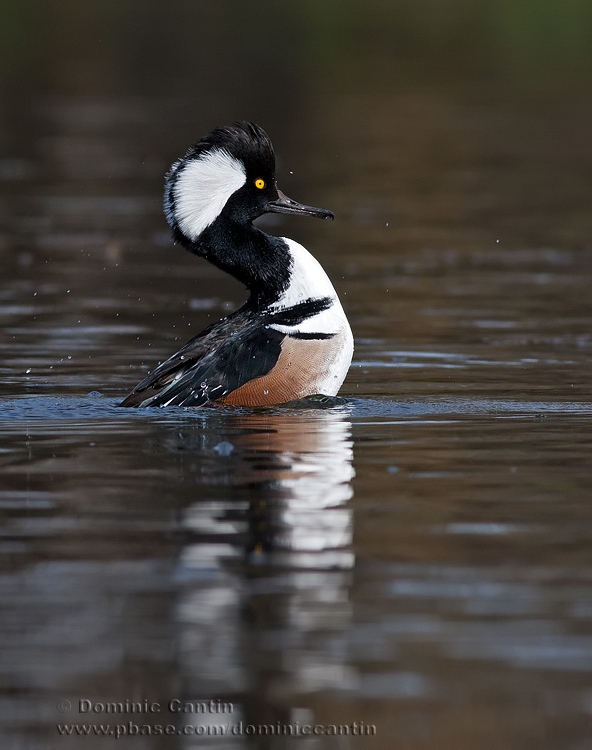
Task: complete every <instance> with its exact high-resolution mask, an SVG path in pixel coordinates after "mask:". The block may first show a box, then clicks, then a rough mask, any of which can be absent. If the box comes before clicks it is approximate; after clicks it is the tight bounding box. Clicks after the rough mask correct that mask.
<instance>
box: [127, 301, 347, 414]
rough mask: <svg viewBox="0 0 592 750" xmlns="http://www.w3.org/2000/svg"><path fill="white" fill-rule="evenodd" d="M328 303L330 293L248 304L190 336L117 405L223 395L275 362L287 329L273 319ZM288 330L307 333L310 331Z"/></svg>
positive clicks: (199, 401)
mask: <svg viewBox="0 0 592 750" xmlns="http://www.w3.org/2000/svg"><path fill="white" fill-rule="evenodd" d="M332 304H333V302H332V299H331V298H330V297H317V298H309V299H306V300H304V301H303V302H299V303H298V304H296V305H293V306H292V307H287V308H281V309H280V310H275V311H269V310H268V311H266V312H265V313H253V312H252V310H250V309H249V307H248V303H247V305H244V306H243V307H241V308H240V309H239V310H237V311H236V312H234V313H232V315H230V316H228V317H227V318H223V319H222V320H219V321H217V322H216V323H214V324H213V325H211V326H209V327H208V328H206V329H205V330H204V331H202V332H201V333H199V334H198V335H197V336H195V338H193V339H191V341H189V342H188V343H187V344H185V346H184V347H183V348H182V349H180V350H179V351H178V352H177V353H176V354H174V355H173V356H172V357H170V358H169V359H167V360H166V362H163V363H162V364H161V365H159V366H158V367H157V368H156V369H155V370H154V371H153V372H151V373H150V375H148V377H147V378H144V380H142V382H141V383H139V384H138V385H137V386H136V387H135V388H134V390H133V391H132V392H131V393H130V394H129V396H128V397H127V398H126V399H124V400H123V401H122V402H121V404H120V406H168V405H174V406H203V405H204V404H207V403H208V402H211V401H216V400H218V399H220V398H223V397H224V396H227V395H228V394H229V393H232V391H235V390H236V389H237V388H240V387H241V386H242V385H245V383H248V382H249V381H250V380H253V379H254V378H260V377H263V376H264V375H267V373H268V372H270V371H271V369H272V368H273V367H274V365H275V364H276V362H277V361H278V359H279V356H280V352H281V343H282V341H283V339H284V337H285V336H286V334H285V333H283V332H281V331H277V330H275V329H274V328H271V327H270V326H271V325H272V324H275V325H282V326H294V325H297V324H298V323H301V322H302V321H303V320H306V319H307V318H309V317H311V316H313V315H316V314H318V313H319V312H322V311H323V310H326V309H328V308H329V307H330V306H331V305H332ZM292 335H296V336H300V337H304V338H306V337H307V335H308V334H292ZM312 335H314V337H315V338H323V337H325V336H326V337H328V336H330V335H332V334H311V336H312Z"/></svg>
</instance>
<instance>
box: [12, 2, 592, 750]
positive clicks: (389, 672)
mask: <svg viewBox="0 0 592 750" xmlns="http://www.w3.org/2000/svg"><path fill="white" fill-rule="evenodd" d="M543 6H544V9H545V13H541V14H540V15H538V14H537V15H536V18H535V17H534V16H531V15H530V11H529V9H528V8H527V7H526V6H524V7H522V5H521V4H520V3H519V4H518V5H517V6H515V7H514V6H512V8H510V7H509V6H508V7H507V8H506V9H505V10H500V8H502V5H500V6H499V8H497V6H496V7H494V6H493V5H492V6H489V5H488V4H487V3H483V4H482V5H481V6H480V10H479V9H470V8H468V6H467V7H465V6H464V5H463V4H461V3H453V2H448V3H444V4H443V6H442V9H444V10H442V9H441V11H442V12H441V13H440V15H438V12H437V9H436V8H435V7H434V8H431V6H430V8H431V9H429V12H427V11H426V12H423V11H422V12H420V10H414V6H411V5H407V4H406V3H395V4H394V5H393V7H392V8H391V7H390V6H387V4H383V3H380V2H378V0H373V2H372V3H370V5H369V6H364V7H362V6H361V5H358V4H357V3H353V2H351V3H350V2H347V3H345V2H344V3H343V6H342V7H341V8H338V7H337V6H334V4H326V5H323V4H321V5H320V7H318V5H317V7H316V8H315V7H313V6H312V5H309V4H308V3H303V4H301V5H300V6H293V7H291V8H288V6H284V5H283V4H278V5H277V6H273V7H272V6H271V5H269V4H268V3H262V4H261V7H259V8H258V9H257V10H253V9H252V8H251V6H250V5H249V8H251V9H250V10H247V5H245V4H238V3H236V4H233V3H231V2H223V3H220V4H216V5H215V8H214V7H212V6H210V5H208V6H207V8H206V6H205V5H202V4H200V3H195V4H189V3H181V2H175V3H172V5H171V6H170V7H168V6H167V9H166V12H165V9H164V8H160V6H157V5H153V4H152V3H146V4H145V5H144V6H142V7H141V6H140V5H139V4H136V3H132V2H125V3H118V4H116V3H112V2H106V3H104V4H101V5H100V6H99V5H98V4H95V3H94V2H91V3H88V4H86V3H85V4H76V3H67V2H65V3H60V4H58V3H56V4H51V3H35V2H32V3H24V4H23V5H22V7H21V10H20V11H18V9H17V8H16V6H15V9H14V10H12V11H9V10H8V9H5V10H3V11H2V13H3V14H4V16H5V18H4V23H3V29H4V30H3V31H2V34H3V38H4V44H3V52H2V58H1V59H2V60H3V68H2V73H1V75H0V80H1V82H2V88H1V92H2V94H1V97H2V98H1V100H0V103H1V106H2V116H1V120H0V136H1V139H0V140H1V142H2V157H1V158H0V221H1V224H0V264H1V268H2V283H1V285H0V347H1V351H2V357H1V358H0V466H1V473H0V512H1V516H2V519H1V532H0V533H1V539H0V553H1V557H0V560H1V564H2V570H1V573H0V602H1V606H2V615H1V619H0V747H2V748H10V750H13V749H14V750H16V749H19V750H20V749H21V748H26V749H27V750H29V749H31V750H37V749H45V748H62V747H76V748H78V747H80V748H88V749H89V750H90V749H92V748H95V747H96V748H103V747H107V746H111V745H113V743H114V740H113V738H112V737H110V738H101V737H97V736H93V732H94V730H91V736H85V737H84V738H73V737H70V738H66V737H60V736H59V734H58V730H57V728H56V725H57V724H64V723H65V722H71V723H72V722H79V723H86V724H90V723H91V722H95V723H98V724H104V725H110V726H111V727H116V726H117V725H121V726H123V727H124V728H123V729H119V730H115V729H112V730H109V731H119V732H120V733H121V732H124V731H125V733H126V735H125V736H123V737H121V738H120V739H119V743H123V744H122V746H129V747H130V748H142V749H144V748H146V749H148V748H149V749H151V750H152V748H154V749H156V750H161V749H164V748H166V749H167V750H168V749H169V748H197V747H199V748H202V747H206V748H208V747H212V748H224V750H226V749H227V748H228V749H229V748H238V747H251V746H256V747H260V748H269V750H281V749H284V748H285V749H286V750H290V748H292V747H296V746H298V747H310V748H327V749H328V750H334V749H335V750H349V749H350V748H364V749H365V748H385V750H386V749H387V748H388V749H389V750H390V749H391V748H401V749H402V750H436V748H438V750H448V749H450V750H453V749H454V750H464V749H465V748H466V750H474V749H475V748H479V750H489V749H491V750H507V749H509V748H512V749H514V748H527V747H528V748H530V747H533V748H534V747H536V748H537V749H539V750H564V749H565V750H568V749H569V750H586V749H587V748H592V730H591V724H592V680H591V673H592V629H591V620H592V552H591V550H592V545H591V541H592V540H591V536H592V526H591V517H592V514H591V510H590V489H591V484H592V482H591V480H592V463H591V461H590V447H591V442H592V440H591V434H592V432H591V427H592V401H591V399H590V382H591V378H592V328H591V323H592V313H591V308H590V288H591V286H592V243H591V238H592V213H591V212H590V196H591V193H592V145H591V143H592V141H591V140H590V135H589V134H590V124H591V121H592V97H591V96H590V92H589V91H588V88H587V87H588V81H589V73H590V65H589V60H588V57H587V54H586V53H585V50H586V49H589V45H588V46H586V44H584V42H585V39H586V38H587V37H586V29H589V28H590V25H589V21H590V11H589V9H587V7H586V8H585V7H583V6H577V7H576V5H575V4H570V3H567V4H562V5H561V6H560V5H559V4H557V5H555V4H553V3H543V4H542V6H541V7H543ZM368 8H369V10H368ZM496 8H497V9H496ZM206 9H207V10H208V14H207V21H206V20H204V18H206V17H205V16H204V15H203V13H204V11H205V10H206ZM366 11H368V12H366ZM393 14H395V15H396V18H395V16H394V15H393ZM535 21H536V23H535ZM545 40H546V42H545ZM562 40H563V41H562ZM244 117H251V118H253V119H256V120H258V121H260V122H261V124H262V125H264V126H266V127H267V128H268V130H269V132H270V134H271V136H272V138H273V140H274V142H275V145H276V150H277V152H278V161H279V165H278V176H279V182H280V186H281V187H282V189H283V190H285V192H286V193H288V194H289V195H290V196H293V197H294V198H297V199H300V200H302V201H305V202H307V203H311V204H314V205H320V206H324V207H327V208H330V209H332V210H334V211H335V213H336V216H337V220H336V221H335V222H334V224H332V225H327V224H325V223H321V222H314V221H312V220H311V221H308V222H307V221H304V220H300V221H298V220H294V219H286V220H281V221H278V222H277V223H272V222H271V220H270V219H265V220H263V222H262V225H263V226H264V227H265V228H266V230H267V231H270V232H272V233H274V232H275V233H281V234H286V235H287V236H290V237H293V238H294V239H297V240H298V241H301V242H302V243H303V244H304V245H305V246H306V247H308V248H309V249H310V250H311V251H312V252H314V253H315V255H316V256H317V257H318V258H319V259H320V260H321V262H322V263H323V265H324V266H325V267H326V268H327V270H328V272H329V274H330V275H331V277H332V279H333V280H334V282H335V285H336V287H337V289H338V292H339V293H340V295H341V298H342V300H343V303H344V306H345V308H346V311H347V313H348V316H349V318H350V321H351V324H352V328H353V330H354V334H355V337H356V353H355V357H354V364H353V366H352V369H351V372H350V374H349V376H348V379H347V381H346V383H345V385H344V388H343V391H342V395H343V396H345V399H346V400H345V402H344V403H338V404H336V405H334V406H330V407H327V408H318V404H316V405H315V404H312V405H308V406H307V405H300V406H297V407H294V408H277V409H262V410H255V411H252V412H250V411H248V410H242V409H231V408H220V409H215V408H212V409H202V410H185V409H179V408H169V409H158V410H150V411H148V410H145V411H136V410H119V409H117V408H116V404H117V402H118V400H120V399H121V398H122V397H123V395H125V393H126V392H127V391H128V390H129V389H130V388H131V387H133V386H134V385H135V384H136V383H137V382H138V381H139V380H140V379H141V378H142V377H143V374H144V373H145V372H146V371H147V370H148V369H151V368H152V367H153V366H154V363H156V362H157V361H159V360H162V359H164V358H165V357H166V356H168V355H169V354H171V353H172V352H173V351H174V350H175V349H176V348H177V347H179V346H180V344H181V343H183V342H185V341H186V340H187V339H188V338H189V337H191V336H192V335H194V334H195V333H196V332H198V331H199V330H200V329H201V328H202V327H204V326H205V325H206V324H207V323H208V322H210V321H212V320H214V319H216V318H217V317H220V316H222V315H224V314H225V313H226V312H227V311H228V310H231V309H234V308H235V307H236V306H238V305H239V304H241V302H242V301H243V299H244V294H243V291H242V290H241V289H240V287H239V286H238V285H237V284H236V283H235V282H233V281H232V280H230V279H227V278H225V277H224V276H223V275H221V274H220V273H219V272H217V271H216V270H215V269H213V268H211V267H209V266H208V265H207V264H206V263H205V262H203V261H198V260H197V259H195V258H192V257H190V256H188V255H186V254H184V253H183V252H182V251H181V250H180V249H179V248H175V247H173V246H172V245H171V244H170V242H169V239H168V232H167V227H166V224H165V222H164V219H163V217H162V213H161V205H160V193H161V187H162V175H163V173H164V171H165V170H166V168H167V167H168V165H169V163H170V162H171V161H172V159H174V158H175V157H177V156H178V155H180V154H181V153H182V152H183V151H184V149H185V148H186V147H187V146H188V145H189V144H190V143H191V141H192V140H195V139H196V138H198V137H199V136H200V135H202V134H203V133H204V132H206V131H207V130H208V129H209V128H210V127H212V126H214V125H217V124H221V123H223V122H226V121H228V120H233V119H237V118H244ZM313 406H316V407H317V408H312V407H313ZM64 700H67V701H70V704H71V707H70V709H69V710H68V708H67V705H66V704H64V703H63V701H64ZM81 700H83V701H90V702H92V704H93V705H95V704H101V705H104V704H114V703H118V702H119V703H121V704H122V707H120V708H121V709H122V710H119V711H118V712H117V713H115V714H114V713H110V712H109V711H107V709H106V708H104V709H103V710H98V711H97V712H92V711H86V712H84V711H82V712H81V711H80V709H81V705H80V703H79V702H80V701H81ZM126 701H127V702H128V703H127V704H126ZM143 701H148V702H151V703H153V704H157V706H158V707H160V711H159V712H147V713H146V712H144V713H139V712H137V711H133V710H132V708H130V705H129V704H130V702H135V703H139V704H141V705H145V704H144V703H143ZM171 701H173V705H172V706H171V707H169V703H170V702H171ZM175 701H180V702H182V703H181V704H179V703H175ZM209 701H212V704H211V705H210V704H208V707H209V710H202V711H200V712H197V713H196V711H195V710H194V711H193V712H191V713H183V712H179V711H178V710H177V709H178V708H179V705H184V704H185V703H186V702H192V703H191V705H192V706H193V707H194V709H197V708H202V709H203V708H204V706H203V705H202V704H204V703H206V702H209ZM223 704H227V707H228V706H231V707H232V711H230V710H228V711H226V712H223V711H222V712H220V711H217V710H214V709H216V708H220V706H223ZM87 706H88V703H85V704H83V705H82V708H83V709H84V708H85V707H87ZM128 722H131V723H132V724H134V725H138V726H141V725H149V726H150V727H151V728H152V729H151V730H150V731H152V732H153V734H152V735H151V736H148V735H147V734H146V732H147V731H149V730H148V729H145V728H144V729H143V730H142V732H143V734H140V730H138V731H137V732H135V729H134V727H133V726H132V727H130V726H128ZM241 722H242V729H240V731H239V730H236V729H235V730H234V731H235V733H233V730H232V728H233V727H235V728H236V727H239V728H240V727H241ZM355 722H357V725H355V727H354V729H353V730H352V729H351V727H352V725H354V723H355ZM156 725H170V726H171V730H170V731H171V732H173V733H174V734H171V735H169V736H164V735H162V736H161V735H155V734H154V729H153V728H154V727H155V726H156ZM218 725H221V726H223V728H224V730H225V731H226V736H225V737H223V738H212V737H211V736H207V732H208V731H209V732H210V733H211V731H213V730H208V726H218ZM249 725H257V726H258V725H271V726H273V727H275V728H277V727H283V726H289V727H291V728H292V730H293V731H295V729H294V728H295V727H298V726H308V725H311V726H315V725H319V726H321V727H322V728H323V731H325V732H328V731H330V729H329V728H330V727H331V726H333V725H348V726H349V727H350V732H365V731H371V729H372V727H375V729H376V734H375V736H373V735H364V734H359V733H358V734H355V733H354V734H352V733H350V734H349V735H343V734H342V735H340V736H337V737H333V736H317V737H314V738H312V737H309V736H304V737H299V738H297V739H294V738H290V737H288V736H286V735H282V736H279V737H278V736H275V737H270V736H267V737H265V736H263V737H250V736H247V735H248V732H247V730H245V727H247V726H249ZM249 731H250V730H249ZM134 732H135V734H134ZM186 732H187V734H185V733H186ZM189 733H191V734H189ZM130 734H131V735H133V736H130ZM119 743H118V746H119Z"/></svg>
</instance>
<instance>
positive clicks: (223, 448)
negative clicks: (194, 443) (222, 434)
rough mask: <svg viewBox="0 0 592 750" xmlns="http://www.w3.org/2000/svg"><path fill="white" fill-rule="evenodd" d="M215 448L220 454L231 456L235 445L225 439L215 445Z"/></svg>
mask: <svg viewBox="0 0 592 750" xmlns="http://www.w3.org/2000/svg"><path fill="white" fill-rule="evenodd" d="M214 450H215V451H216V453H217V454H218V455H219V456H230V454H231V453H232V451H233V450H234V445H233V444H232V443H229V442H227V441H226V440H223V441H222V442H221V443H218V445H215V446H214Z"/></svg>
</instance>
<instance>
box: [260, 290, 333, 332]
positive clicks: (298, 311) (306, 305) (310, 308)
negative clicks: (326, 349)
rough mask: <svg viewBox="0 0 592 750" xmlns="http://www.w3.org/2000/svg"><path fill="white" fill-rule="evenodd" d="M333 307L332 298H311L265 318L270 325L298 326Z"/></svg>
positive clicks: (269, 314) (266, 315) (267, 314)
mask: <svg viewBox="0 0 592 750" xmlns="http://www.w3.org/2000/svg"><path fill="white" fill-rule="evenodd" d="M332 305H333V298H332V297H309V298H308V299H305V300H304V301H303V302H299V303H298V304H297V305H292V307H285V308H283V309H281V310H277V311H276V312H271V313H266V314H265V316H264V318H265V322H266V323H267V324H268V325H270V324H271V325H281V326H297V325H299V324H300V323H303V322H304V321H305V320H307V319H308V318H312V317H314V316H315V315H318V314H319V313H320V312H323V310H328V309H329V308H330V307H331V306H332Z"/></svg>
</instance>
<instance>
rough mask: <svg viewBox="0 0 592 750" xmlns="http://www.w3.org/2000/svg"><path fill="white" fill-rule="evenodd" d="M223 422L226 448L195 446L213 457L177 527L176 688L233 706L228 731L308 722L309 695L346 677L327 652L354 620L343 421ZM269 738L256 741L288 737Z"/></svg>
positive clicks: (326, 416) (348, 449)
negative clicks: (203, 488)
mask: <svg viewBox="0 0 592 750" xmlns="http://www.w3.org/2000/svg"><path fill="white" fill-rule="evenodd" d="M224 416H225V420H224V425H225V435H224V440H220V431H218V432H217V433H215V434H212V433H210V434H204V433H203V432H202V433H201V436H200V438H199V442H200V452H202V451H203V449H204V448H205V449H206V451H209V452H210V453H211V455H212V458H213V462H212V464H211V465H210V467H209V471H208V472H207V475H208V477H207V480H206V484H209V485H210V490H212V493H211V494H212V497H211V498H202V499H200V500H197V501H195V502H194V503H192V504H191V505H190V506H189V507H188V508H187V509H186V511H185V512H184V517H183V521H182V523H183V527H184V528H185V529H186V530H187V531H188V532H189V533H190V536H191V538H192V542H191V543H189V544H187V545H186V546H185V547H184V549H183V553H182V555H181V558H180V562H179V566H178V576H179V578H180V581H182V582H184V587H183V589H182V591H183V594H182V597H181V600H180V602H179V606H178V611H177V617H178V622H179V625H180V633H179V644H180V653H179V658H180V662H181V667H180V668H181V671H182V674H183V681H184V685H185V692H186V695H187V696H188V700H191V701H199V700H209V699H212V698H214V699H216V700H218V699H221V700H225V701H226V702H231V703H232V705H233V712H232V719H231V723H232V724H233V725H236V724H239V723H240V722H241V721H242V722H243V723H244V725H245V726H246V725H247V724H275V725H276V726H277V722H280V724H288V723H295V722H300V723H302V721H303V720H304V721H305V723H306V722H308V721H309V720H310V719H311V717H312V714H311V712H310V709H309V707H308V706H309V705H310V703H309V698H310V696H311V695H312V694H313V693H315V692H317V691H320V690H323V689H326V688H340V687H345V686H346V685H347V684H349V683H350V682H351V675H350V673H349V671H348V667H347V665H346V663H345V661H344V658H343V656H342V655H341V654H340V653H336V650H335V649H331V648H327V645H326V644H327V638H328V636H329V635H330V634H331V633H335V632H336V631H337V632H340V631H341V630H342V629H344V628H346V627H347V625H348V623H349V617H350V610H349V601H348V594H349V585H350V575H351V570H352V568H353V564H354V556H353V552H352V549H351V543H352V510H351V508H350V507H349V505H348V501H349V499H350V498H351V496H352V492H353V490H352V486H351V480H352V478H353V476H354V470H353V467H352V458H353V453H352V442H351V424H350V423H349V422H348V421H347V419H346V417H345V415H344V414H343V413H342V412H341V411H339V410H335V409H332V410H326V411H320V410H309V411H305V412H304V411H300V412H293V413H284V414H278V413H259V414H234V415H228V414H226V415H224ZM218 426H219V425H218ZM200 432H201V431H200ZM179 437H180V438H181V439H183V437H184V436H183V435H179ZM185 437H189V436H185ZM216 441H217V442H216ZM204 442H205V445H204ZM208 442H209V443H210V445H209V446H208ZM214 443H215V444H214ZM185 446H187V442H186V441H185ZM214 456H215V457H214ZM203 480H204V477H200V484H201V483H202V482H203ZM220 489H222V490H223V492H222V493H220ZM307 696H308V697H307ZM196 718H197V717H195V716H194V715H188V716H187V717H186V721H187V723H188V724H195V723H196V721H195V719H196ZM204 718H205V717H204V716H201V717H200V723H202V724H203V723H204V722H203V719H204ZM218 719H219V717H218ZM208 720H209V721H210V722H211V723H212V724H216V723H220V722H219V720H217V718H216V716H215V715H210V716H209V717H208ZM202 739H203V738H202ZM252 739H253V738H250V739H248V738H247V737H245V736H243V737H240V736H236V737H234V738H233V739H232V743H233V744H232V746H242V743H244V742H246V741H247V740H248V741H252ZM272 739H273V738H272V737H267V738H266V737H258V738H257V742H258V743H259V745H258V746H259V747H267V746H273V747H282V746H283V745H282V744H281V743H282V742H283V741H287V740H288V739H289V737H284V738H283V739H281V738H278V737H275V740H274V741H273V742H272ZM301 739H302V738H301ZM228 740H229V738H228V737H226V741H225V743H224V746H225V747H226V746H229V745H228ZM278 743H279V744H278ZM198 744H199V743H198V742H197V738H194V739H193V741H192V740H191V739H190V738H187V745H186V746H187V747H194V746H197V745H198Z"/></svg>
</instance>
